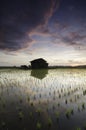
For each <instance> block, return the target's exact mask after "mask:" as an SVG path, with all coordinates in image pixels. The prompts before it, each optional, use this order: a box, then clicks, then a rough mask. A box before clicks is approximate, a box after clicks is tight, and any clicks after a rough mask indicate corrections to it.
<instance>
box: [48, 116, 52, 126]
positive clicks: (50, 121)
mask: <svg viewBox="0 0 86 130" xmlns="http://www.w3.org/2000/svg"><path fill="white" fill-rule="evenodd" d="M48 126H49V127H51V126H52V119H51V118H48Z"/></svg>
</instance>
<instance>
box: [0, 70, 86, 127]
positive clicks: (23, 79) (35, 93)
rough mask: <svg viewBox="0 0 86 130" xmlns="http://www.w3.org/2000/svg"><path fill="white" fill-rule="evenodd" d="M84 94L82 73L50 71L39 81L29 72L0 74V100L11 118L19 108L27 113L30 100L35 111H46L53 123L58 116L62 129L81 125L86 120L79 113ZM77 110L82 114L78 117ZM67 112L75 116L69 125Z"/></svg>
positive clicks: (85, 75) (85, 72)
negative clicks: (56, 115) (38, 109)
mask: <svg viewBox="0 0 86 130" xmlns="http://www.w3.org/2000/svg"><path fill="white" fill-rule="evenodd" d="M41 72H43V71H41ZM38 74H39V73H38ZM43 74H44V73H43ZM38 77H39V76H38ZM84 90H86V70H84V69H55V70H54V69H51V70H48V73H47V74H46V77H43V78H42V79H40V78H37V75H36V77H35V76H31V71H30V70H28V71H23V70H18V71H17V70H16V71H10V70H7V71H0V99H1V101H3V102H4V103H6V105H7V107H6V112H7V113H8V112H9V113H10V114H13V113H15V110H14V108H16V109H18V108H19V107H22V108H23V109H24V110H25V109H27V110H28V97H29V98H30V103H31V102H32V103H33V104H34V107H35V108H36V109H37V108H42V110H43V111H46V110H47V109H48V114H49V115H50V116H51V117H52V119H53V120H54V114H55V112H60V119H61V122H60V125H61V123H62V122H63V126H64V128H65V129H69V128H70V126H71V127H72V126H75V125H76V124H77V125H78V124H80V125H82V122H83V121H84V120H86V118H85V117H86V116H84V115H86V111H85V110H84V111H82V103H83V102H84V103H85V101H86V96H85V95H83V91H84ZM0 105H1V102H0ZM10 106H11V111H10ZM78 107H80V111H82V112H81V113H78ZM68 109H73V110H74V116H72V118H71V120H70V121H69V124H68V122H67V119H66V117H65V113H66V111H67V110H68ZM2 111H3V109H2V108H1V112H2ZM1 112H0V113H1ZM71 121H72V122H71ZM67 124H68V125H67ZM66 125H67V126H66ZM63 126H61V127H63ZM67 127H68V128H67ZM61 130H63V129H61Z"/></svg>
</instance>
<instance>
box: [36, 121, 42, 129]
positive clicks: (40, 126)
mask: <svg viewBox="0 0 86 130" xmlns="http://www.w3.org/2000/svg"><path fill="white" fill-rule="evenodd" d="M36 128H37V130H41V128H42V124H41V123H40V122H37V124H36Z"/></svg>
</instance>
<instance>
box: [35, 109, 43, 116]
mask: <svg viewBox="0 0 86 130" xmlns="http://www.w3.org/2000/svg"><path fill="white" fill-rule="evenodd" d="M36 112H37V113H38V115H39V116H40V114H41V112H42V110H41V108H38V109H37V111H36Z"/></svg>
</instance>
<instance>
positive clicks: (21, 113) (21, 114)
mask: <svg viewBox="0 0 86 130" xmlns="http://www.w3.org/2000/svg"><path fill="white" fill-rule="evenodd" d="M18 115H19V119H20V120H22V119H23V117H24V114H23V112H22V111H20V112H19V113H18Z"/></svg>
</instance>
